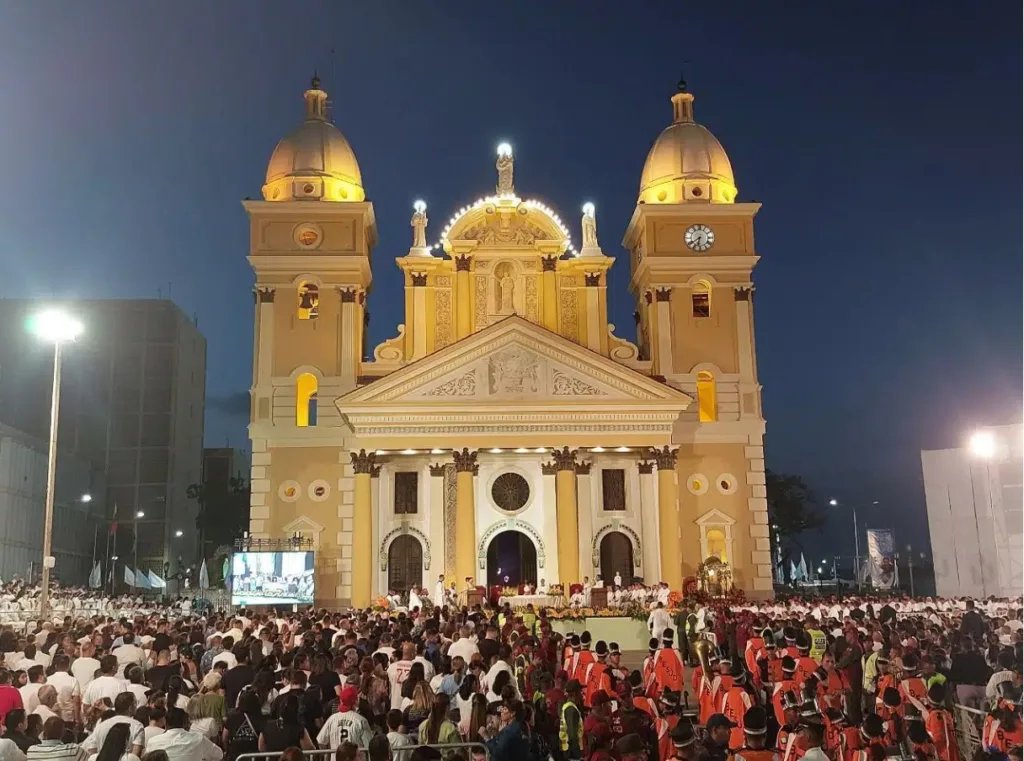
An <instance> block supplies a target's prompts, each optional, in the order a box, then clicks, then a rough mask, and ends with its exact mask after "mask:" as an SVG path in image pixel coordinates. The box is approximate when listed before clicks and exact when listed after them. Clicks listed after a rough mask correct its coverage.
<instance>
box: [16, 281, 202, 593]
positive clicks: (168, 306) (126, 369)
mask: <svg viewBox="0 0 1024 761" xmlns="http://www.w3.org/2000/svg"><path fill="white" fill-rule="evenodd" d="M51 306H58V305H55V304H52V303H45V304H44V303H40V302H37V301H28V300H10V299H6V300H0V423H4V424H7V425H10V426H12V427H13V428H16V429H18V430H20V431H23V432H25V433H26V434H28V435H29V436H31V437H34V438H36V439H41V440H46V439H47V438H48V436H49V424H50V421H49V415H50V407H49V405H50V393H49V391H50V387H51V384H52V380H51V378H52V372H53V356H52V348H51V347H49V346H46V345H43V344H41V343H40V342H38V341H37V340H35V338H34V337H33V336H31V335H30V334H28V333H27V332H26V330H25V323H26V321H27V320H28V318H29V316H30V315H31V314H32V313H33V312H35V311H37V310H40V309H42V308H44V307H51ZM59 306H62V307H64V308H66V309H67V310H68V311H69V312H72V313H74V314H75V315H76V316H77V317H78V318H79V319H80V320H81V321H82V323H83V324H84V326H85V331H84V334H83V335H82V336H81V337H80V338H79V339H78V341H76V342H75V343H74V344H72V345H69V346H68V347H67V348H66V349H65V351H64V357H63V363H62V383H61V406H60V424H59V434H58V446H59V448H60V451H61V456H62V457H63V456H64V454H65V453H70V454H72V455H74V456H77V457H79V458H81V459H84V460H87V461H89V462H90V463H92V465H93V466H94V467H95V468H96V469H98V470H99V471H101V472H102V473H104V474H105V479H106V493H105V494H94V495H93V497H94V503H93V504H94V509H97V508H98V509H99V511H100V514H101V515H102V516H103V518H104V519H107V520H109V519H110V517H111V515H112V513H113V510H114V506H115V505H116V506H117V518H118V524H119V531H118V537H117V550H118V554H119V556H120V557H121V558H122V559H123V560H128V561H130V562H132V563H134V562H135V556H134V555H133V553H132V547H133V544H134V534H135V532H136V530H137V532H138V554H137V558H138V564H139V565H140V566H142V568H143V570H148V569H149V568H152V569H153V570H154V571H157V573H162V572H163V570H164V563H166V562H170V563H171V566H172V567H171V572H172V573H173V572H174V571H175V570H176V567H175V564H176V561H177V558H178V557H179V556H180V557H181V558H182V562H183V563H184V564H185V565H190V564H192V563H193V562H194V561H195V557H196V550H197V539H196V531H195V506H194V503H192V502H191V501H190V500H189V499H188V498H187V496H186V491H187V489H188V486H189V485H190V484H193V483H198V482H199V479H200V475H201V468H202V457H203V413H204V409H205V390H206V339H205V338H204V337H203V336H202V334H201V333H200V332H199V330H198V328H197V327H196V325H195V324H194V323H193V321H192V320H191V319H189V318H188V316H187V315H186V314H185V313H184V312H182V311H181V309H179V308H178V307H177V306H176V305H175V304H174V303H173V302H171V301H168V300H165V299H142V300H128V299H125V300H82V301H76V302H66V303H62V304H59ZM179 531H180V532H181V536H180V537H179V536H177V533H178V532H179ZM88 538H89V540H90V541H91V535H90V536H89V537H88ZM59 571H60V568H59V566H58V572H59Z"/></svg>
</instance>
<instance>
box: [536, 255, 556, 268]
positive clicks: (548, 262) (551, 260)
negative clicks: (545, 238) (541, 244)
mask: <svg viewBox="0 0 1024 761" xmlns="http://www.w3.org/2000/svg"><path fill="white" fill-rule="evenodd" d="M557 262H558V257H557V256H555V255H554V254H552V255H550V256H542V257H541V258H540V268H541V271H542V272H554V271H555V266H556V264H557Z"/></svg>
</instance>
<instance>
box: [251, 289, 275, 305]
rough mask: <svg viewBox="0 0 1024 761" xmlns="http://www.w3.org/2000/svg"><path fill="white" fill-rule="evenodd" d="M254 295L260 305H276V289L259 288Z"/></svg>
mask: <svg viewBox="0 0 1024 761" xmlns="http://www.w3.org/2000/svg"><path fill="white" fill-rule="evenodd" d="M253 295H254V296H255V298H256V302H257V303H258V304H273V303H274V289H273V288H257V289H256V290H254V291H253Z"/></svg>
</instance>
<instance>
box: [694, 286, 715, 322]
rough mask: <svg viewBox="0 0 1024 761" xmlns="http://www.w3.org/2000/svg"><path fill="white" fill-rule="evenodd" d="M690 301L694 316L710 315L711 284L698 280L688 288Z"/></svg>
mask: <svg viewBox="0 0 1024 761" xmlns="http://www.w3.org/2000/svg"><path fill="white" fill-rule="evenodd" d="M690 301H691V303H692V304H693V316H694V317H710V316H711V285H710V284H709V283H708V282H707V281H706V280H698V281H697V282H696V283H694V284H693V288H691V289H690Z"/></svg>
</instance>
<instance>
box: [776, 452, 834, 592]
mask: <svg viewBox="0 0 1024 761" xmlns="http://www.w3.org/2000/svg"><path fill="white" fill-rule="evenodd" d="M765 492H766V494H767V496H768V520H769V521H770V522H771V527H772V532H773V533H774V535H775V537H776V540H777V541H778V543H779V549H780V551H781V555H782V570H783V573H784V574H785V575H786V580H787V581H789V580H790V579H789V564H790V560H791V559H792V557H793V554H794V550H795V551H797V552H803V551H804V547H803V544H802V542H801V541H800V537H801V535H802V534H803V533H804V532H806V531H811V530H814V531H819V532H820V531H821V528H822V526H823V525H824V523H825V519H824V516H823V515H822V513H821V511H820V510H818V508H817V505H816V503H815V499H814V494H813V493H812V492H811V490H810V489H809V488H808V487H807V484H805V483H804V480H803V479H802V478H800V476H793V475H787V474H785V473H774V472H772V471H770V470H767V471H765Z"/></svg>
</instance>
